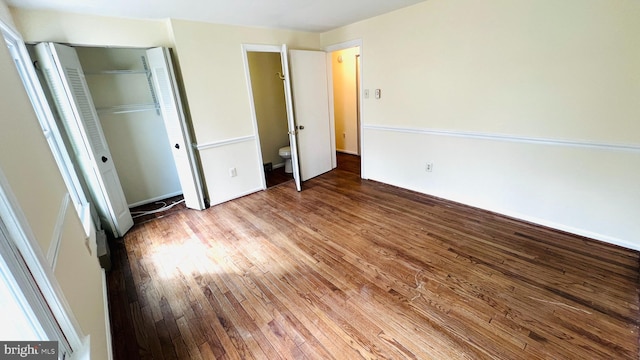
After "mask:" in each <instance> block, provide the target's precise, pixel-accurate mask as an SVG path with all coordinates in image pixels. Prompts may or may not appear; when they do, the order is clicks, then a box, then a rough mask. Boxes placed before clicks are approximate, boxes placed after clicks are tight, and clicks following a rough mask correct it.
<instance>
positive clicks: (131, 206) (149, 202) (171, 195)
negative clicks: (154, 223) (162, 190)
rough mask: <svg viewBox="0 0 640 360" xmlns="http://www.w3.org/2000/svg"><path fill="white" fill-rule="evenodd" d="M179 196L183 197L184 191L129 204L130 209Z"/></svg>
mask: <svg viewBox="0 0 640 360" xmlns="http://www.w3.org/2000/svg"><path fill="white" fill-rule="evenodd" d="M178 195H182V191H176V192H174V193H169V194H164V195H160V196H156V197H154V198H151V199H147V200H142V201H138V202H135V203H133V204H129V209H131V208H134V207H136V206H140V205H147V204H151V203H153V202H156V201H160V200H164V199H167V198H170V197H174V196H178Z"/></svg>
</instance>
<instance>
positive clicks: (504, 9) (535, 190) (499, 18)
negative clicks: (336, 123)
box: [322, 0, 640, 249]
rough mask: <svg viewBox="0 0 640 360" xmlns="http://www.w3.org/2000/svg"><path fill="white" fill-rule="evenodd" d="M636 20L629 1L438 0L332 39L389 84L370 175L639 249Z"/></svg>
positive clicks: (369, 79)
mask: <svg viewBox="0 0 640 360" xmlns="http://www.w3.org/2000/svg"><path fill="white" fill-rule="evenodd" d="M639 18H640V3H639V2H637V1H632V0H625V1H615V2H602V1H596V0H569V1H562V2H561V3H558V2H557V1H552V0H542V1H541V0H526V1H515V2H513V1H502V0H489V1H480V2H478V1H471V0H463V1H445V0H432V1H426V2H423V3H420V4H418V5H415V6H412V7H409V8H406V9H402V10H399V11H396V12H393V13H389V14H386V15H382V16H379V17H376V18H373V19H369V20H366V21H362V22H359V23H356V24H352V25H349V26H346V27H343V28H340V29H336V30H334V31H330V32H327V33H324V34H322V45H323V47H326V46H330V45H333V44H338V43H342V42H345V41H350V40H354V39H361V40H362V42H363V47H362V66H363V69H362V71H363V74H362V80H363V89H370V91H371V92H372V94H373V89H376V88H380V89H382V98H381V99H380V100H376V99H374V98H373V96H371V97H370V98H369V99H365V100H364V101H363V104H362V111H363V113H362V118H361V119H362V121H363V126H364V134H363V144H364V145H363V146H364V149H363V175H364V176H365V177H367V178H371V179H375V180H379V181H383V182H387V183H391V184H395V185H398V186H402V187H406V188H411V189H414V190H417V191H421V192H425V193H429V194H434V195H437V196H441V197H445V198H449V199H453V200H456V201H460V202H463V203H467V204H471V205H474V206H479V207H483V208H487V209H490V210H493V211H497V212H501V213H504V214H508V215H511V216H516V217H519V218H523V219H527V220H531V221H534V222H538V223H541V224H546V225H550V226H554V227H557V228H562V229H565V230H568V231H572V232H576V233H580V234H584V235H587V236H590V237H595V238H598V239H601V240H605V241H609V242H613V243H617V244H621V245H624V246H629V247H633V248H638V249H640V240H638V237H637V234H638V232H639V231H640V222H638V221H635V220H633V219H632V218H631V216H635V217H636V218H637V217H638V216H639V215H640V185H639V184H640V121H637V119H638V118H640V102H639V101H638V99H640V47H639V46H638V44H640V22H639V21H637V19H639ZM541 139H542V141H538V140H541ZM563 141H571V142H576V143H577V144H576V143H570V144H567V143H566V142H563ZM591 143H598V144H599V145H602V146H599V145H598V146H592V145H591ZM620 145H630V146H629V147H620ZM427 162H432V163H433V164H434V170H433V172H430V173H429V172H426V171H425V165H426V163H427ZM630 214H633V215H630Z"/></svg>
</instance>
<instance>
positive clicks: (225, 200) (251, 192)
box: [211, 188, 265, 206]
mask: <svg viewBox="0 0 640 360" xmlns="http://www.w3.org/2000/svg"><path fill="white" fill-rule="evenodd" d="M264 190H265V189H263V188H254V189H252V190H248V191H245V192H242V193H240V194H236V195H233V196H230V197H226V198H223V199H222V200H219V201H216V202H214V203H211V206H214V205H220V204H222V203H226V202H227V201H231V200H235V199H239V198H241V197H243V196H247V195H251V194H253V193H257V192H259V191H264Z"/></svg>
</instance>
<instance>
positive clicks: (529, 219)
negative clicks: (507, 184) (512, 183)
mask: <svg viewBox="0 0 640 360" xmlns="http://www.w3.org/2000/svg"><path fill="white" fill-rule="evenodd" d="M372 180H374V181H379V182H381V183H384V184H388V185H392V186H395V187H399V188H402V189H407V190H411V191H415V192H418V193H421V194H426V195H429V196H434V197H438V198H441V199H445V200H447V201H453V202H456V203H458V204H463V205H467V206H471V207H474V208H476V209H482V210H486V211H490V212H493V213H496V214H499V215H502V216H506V217H510V218H513V219H516V220H521V221H526V222H530V223H533V224H536V225H540V226H545V227H548V228H551V229H554V230H560V231H564V232H568V233H571V234H575V235H578V236H584V237H587V238H590V239H594V240H598V241H602V242H605V243H608V244H612V245H617V246H622V247H624V248H627V249H632V250H637V251H640V244H637V243H633V242H630V241H627V240H623V239H620V238H616V237H612V236H609V235H604V234H601V233H597V232H593V231H589V230H584V229H580V228H577V227H573V226H567V225H564V224H561V223H557V222H555V221H549V220H545V219H541V218H538V217H535V216H529V215H525V214H522V213H520V212H516V211H511V210H505V209H504V208H500V207H491V206H481V205H478V204H476V203H471V202H465V201H463V200H459V199H456V198H454V197H444V196H441V195H434V194H431V193H428V192H425V191H424V189H418V188H415V187H406V186H403V185H401V184H397V183H395V182H387V181H382V180H377V179H372Z"/></svg>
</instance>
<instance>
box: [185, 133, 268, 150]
mask: <svg viewBox="0 0 640 360" xmlns="http://www.w3.org/2000/svg"><path fill="white" fill-rule="evenodd" d="M255 139H256V136H255V135H247V136H241V137H237V138H232V139H226V140H219V141H212V142H209V143H204V144H198V145H196V149H198V151H203V150H209V149H215V148H219V147H222V146H227V145H233V144H238V143H242V142H245V141H251V140H255Z"/></svg>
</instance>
